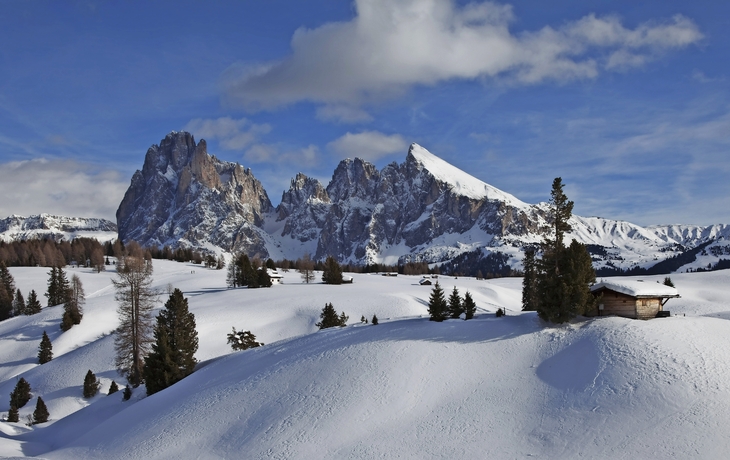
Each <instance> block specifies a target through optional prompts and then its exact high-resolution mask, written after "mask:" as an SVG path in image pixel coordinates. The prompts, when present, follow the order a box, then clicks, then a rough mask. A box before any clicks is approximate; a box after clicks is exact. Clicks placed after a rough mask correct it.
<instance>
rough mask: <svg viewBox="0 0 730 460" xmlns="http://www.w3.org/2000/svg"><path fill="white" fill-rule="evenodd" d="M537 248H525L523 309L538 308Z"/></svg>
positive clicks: (533, 309) (531, 309)
mask: <svg viewBox="0 0 730 460" xmlns="http://www.w3.org/2000/svg"><path fill="white" fill-rule="evenodd" d="M535 264H536V262H535V250H534V249H532V248H528V249H527V250H525V258H524V259H523V262H522V265H523V268H524V272H525V274H524V277H523V278H522V311H535V310H537V301H538V299H537V266H536V265H535Z"/></svg>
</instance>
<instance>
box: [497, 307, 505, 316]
mask: <svg viewBox="0 0 730 460" xmlns="http://www.w3.org/2000/svg"><path fill="white" fill-rule="evenodd" d="M501 316H504V310H502V309H501V308H498V309H497V318H499V317H501Z"/></svg>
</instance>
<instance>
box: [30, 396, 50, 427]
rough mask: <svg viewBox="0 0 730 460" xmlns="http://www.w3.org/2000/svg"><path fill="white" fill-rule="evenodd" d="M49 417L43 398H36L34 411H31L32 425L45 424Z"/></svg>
mask: <svg viewBox="0 0 730 460" xmlns="http://www.w3.org/2000/svg"><path fill="white" fill-rule="evenodd" d="M50 416H51V414H49V413H48V408H47V407H46V403H44V402H43V398H41V397H40V396H38V401H36V403H35V410H34V411H33V425H37V424H39V423H46V422H47V421H48V417H50Z"/></svg>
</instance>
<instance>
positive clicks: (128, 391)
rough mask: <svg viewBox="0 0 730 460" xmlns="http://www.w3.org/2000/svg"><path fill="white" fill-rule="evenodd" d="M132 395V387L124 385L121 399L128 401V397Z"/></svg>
mask: <svg viewBox="0 0 730 460" xmlns="http://www.w3.org/2000/svg"><path fill="white" fill-rule="evenodd" d="M131 397H132V388H131V387H130V386H129V384H127V386H126V387H124V391H123V392H122V401H129V399H130V398H131Z"/></svg>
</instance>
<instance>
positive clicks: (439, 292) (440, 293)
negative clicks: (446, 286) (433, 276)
mask: <svg viewBox="0 0 730 460" xmlns="http://www.w3.org/2000/svg"><path fill="white" fill-rule="evenodd" d="M428 314H429V315H430V318H429V320H431V321H438V322H441V321H443V320H445V319H446V317H447V316H448V305H447V304H446V298H445V297H444V290H443V289H441V285H440V284H439V283H438V282H436V284H434V286H433V288H432V289H431V297H429V299H428Z"/></svg>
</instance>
